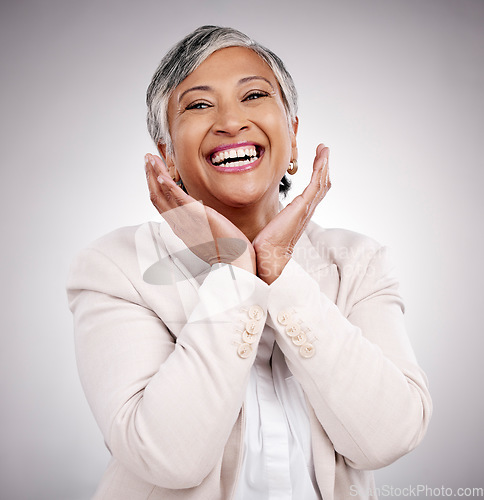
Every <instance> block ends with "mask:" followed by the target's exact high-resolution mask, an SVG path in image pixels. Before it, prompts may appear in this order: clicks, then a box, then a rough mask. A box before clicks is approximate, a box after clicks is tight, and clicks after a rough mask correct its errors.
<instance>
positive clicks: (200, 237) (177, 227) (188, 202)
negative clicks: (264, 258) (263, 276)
mask: <svg viewBox="0 0 484 500" xmlns="http://www.w3.org/2000/svg"><path fill="white" fill-rule="evenodd" d="M145 164H146V167H145V168H146V178H147V181H148V188H149V190H150V199H151V202H152V203H153V205H154V206H155V208H156V209H157V210H158V212H159V213H160V214H161V216H162V217H163V218H164V219H165V220H166V221H167V222H168V224H169V225H170V227H171V229H172V230H173V232H174V233H175V234H176V235H177V236H178V237H179V238H180V239H181V240H183V242H184V243H185V245H186V246H187V247H188V248H189V249H190V250H191V251H192V252H193V253H194V254H195V255H197V256H198V257H199V258H201V259H202V260H204V261H205V262H207V263H208V264H210V265H213V264H216V263H217V262H222V263H227V264H232V265H234V266H237V267H240V268H242V269H245V270H246V271H249V272H251V273H253V274H255V270H256V268H255V251H254V248H253V247H252V245H251V244H250V242H249V240H248V239H247V237H246V236H245V235H244V233H242V231H240V230H239V229H238V228H237V227H236V226H235V225H234V224H232V222H230V221H229V220H228V219H227V218H226V217H224V216H223V215H221V214H219V213H218V212H217V211H216V210H213V209H212V208H210V207H206V206H204V205H203V204H202V203H201V202H197V201H196V200H195V199H193V198H192V197H191V196H190V195H188V194H187V193H185V192H184V191H183V190H182V189H181V188H180V187H179V186H177V185H176V183H175V182H174V181H173V179H172V178H171V177H170V175H169V173H168V170H167V169H166V166H165V165H164V163H163V161H162V160H161V158H159V157H158V156H155V155H151V154H147V155H146V156H145Z"/></svg>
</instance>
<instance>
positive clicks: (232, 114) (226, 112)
mask: <svg viewBox="0 0 484 500" xmlns="http://www.w3.org/2000/svg"><path fill="white" fill-rule="evenodd" d="M248 129H249V121H248V119H247V116H246V114H245V113H244V110H243V109H241V107H240V105H239V103H236V102H232V103H223V104H221V105H219V107H218V110H217V115H216V118H215V121H214V124H213V131H214V133H215V134H217V135H227V136H236V135H237V134H239V133H240V132H242V131H244V130H248Z"/></svg>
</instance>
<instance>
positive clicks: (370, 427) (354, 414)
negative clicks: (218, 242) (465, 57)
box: [268, 247, 432, 470]
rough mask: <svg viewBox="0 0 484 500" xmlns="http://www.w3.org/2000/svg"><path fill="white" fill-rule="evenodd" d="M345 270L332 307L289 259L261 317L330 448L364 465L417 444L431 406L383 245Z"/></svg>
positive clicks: (393, 456)
mask: <svg viewBox="0 0 484 500" xmlns="http://www.w3.org/2000/svg"><path fill="white" fill-rule="evenodd" d="M363 264H364V268H363V269H362V268H361V266H363ZM350 274H351V277H350V278H348V277H341V276H340V287H343V288H345V290H344V293H345V294H347V300H348V301H349V304H347V306H346V307H345V310H346V311H340V309H339V308H338V307H337V306H336V304H335V303H333V302H332V301H331V300H330V299H329V298H328V297H327V296H326V295H325V294H324V293H323V292H321V290H320V287H319V284H318V282H317V281H316V280H315V279H313V277H312V276H311V275H309V274H308V273H307V272H306V271H305V270H304V269H303V268H302V267H300V266H299V265H298V264H297V263H296V262H295V261H294V260H291V261H290V262H289V263H288V265H287V266H286V268H285V269H284V270H283V272H282V274H281V276H280V277H279V278H278V279H277V280H276V281H275V282H274V283H273V284H272V285H271V294H270V299H269V304H268V314H269V316H270V320H269V321H271V322H272V323H273V325H274V328H275V330H276V340H277V342H278V344H279V346H280V348H281V350H282V351H283V353H284V355H285V357H286V361H287V363H288V366H289V368H290V370H291V372H292V373H293V375H294V376H295V377H296V378H297V380H298V381H299V383H300V384H301V386H302V387H303V390H304V391H305V393H306V396H307V399H308V401H309V403H310V404H311V406H312V407H313V409H314V411H315V414H316V416H317V418H318V420H319V422H320V424H321V426H322V427H323V429H324V431H325V432H326V434H327V435H328V437H329V439H330V440H331V441H332V443H333V445H334V448H335V450H336V451H337V452H338V453H339V454H341V455H342V456H343V457H344V459H345V461H346V463H347V464H348V465H350V466H351V467H353V468H356V469H362V470H371V469H377V468H379V467H383V466H386V465H388V464H390V463H391V462H393V461H394V460H396V459H397V458H399V457H400V456H402V455H403V454H405V453H407V452H409V451H410V450H412V449H413V448H414V447H415V446H417V444H418V443H419V442H420V441H421V439H422V438H423V436H424V434H425V431H426V428H427V426H428V422H429V419H430V416H431V411H432V404H431V399H430V395H429V392H428V388H427V380H426V377H425V374H424V373H423V371H422V370H421V369H420V368H419V366H418V365H417V362H416V360H415V356H414V353H413V351H412V348H411V346H410V343H409V340H408V337H407V335H406V332H405V327H404V321H403V303H402V300H401V298H400V295H399V293H398V283H397V281H396V279H395V278H394V277H393V275H392V272H391V267H390V265H389V263H388V258H387V252H386V249H385V248H384V247H380V248H379V249H378V250H377V251H375V252H374V255H373V257H372V258H371V259H369V262H367V263H366V262H365V263H363V262H359V263H357V264H356V265H354V266H353V269H352V272H351V273H350ZM348 281H351V283H350V284H348ZM281 312H283V313H286V314H285V315H284V314H283V315H282V316H280V314H281ZM278 317H279V319H278ZM287 318H290V322H291V323H297V324H298V325H299V327H300V328H301V330H302V331H303V332H304V333H305V335H306V336H307V339H308V342H310V344H311V345H312V350H311V351H310V352H309V355H308V354H307V352H306V353H305V356H306V357H304V356H303V355H301V350H300V349H301V347H299V346H296V345H295V344H294V342H293V338H292V337H291V336H289V335H288V333H287ZM281 320H282V321H283V322H284V323H286V324H285V325H283V324H281ZM308 356H310V357H308Z"/></svg>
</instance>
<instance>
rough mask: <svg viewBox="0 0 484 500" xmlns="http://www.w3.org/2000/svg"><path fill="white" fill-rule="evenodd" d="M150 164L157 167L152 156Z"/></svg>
mask: <svg viewBox="0 0 484 500" xmlns="http://www.w3.org/2000/svg"><path fill="white" fill-rule="evenodd" d="M150 163H151V164H152V165H153V167H154V166H155V159H154V158H153V157H152V156H150Z"/></svg>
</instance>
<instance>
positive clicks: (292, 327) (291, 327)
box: [286, 323, 301, 337]
mask: <svg viewBox="0 0 484 500" xmlns="http://www.w3.org/2000/svg"><path fill="white" fill-rule="evenodd" d="M286 333H287V334H288V335H289V337H295V336H296V335H299V334H300V333H301V327H300V326H299V325H298V324H297V323H289V324H288V325H287V326H286Z"/></svg>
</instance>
